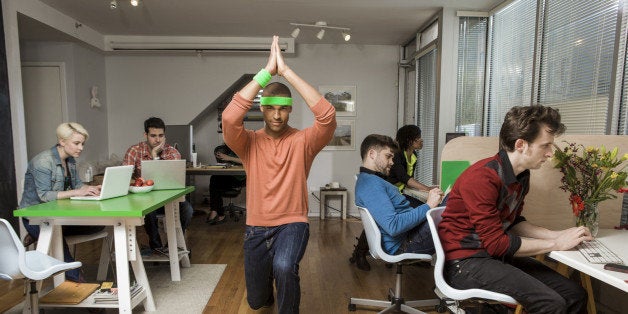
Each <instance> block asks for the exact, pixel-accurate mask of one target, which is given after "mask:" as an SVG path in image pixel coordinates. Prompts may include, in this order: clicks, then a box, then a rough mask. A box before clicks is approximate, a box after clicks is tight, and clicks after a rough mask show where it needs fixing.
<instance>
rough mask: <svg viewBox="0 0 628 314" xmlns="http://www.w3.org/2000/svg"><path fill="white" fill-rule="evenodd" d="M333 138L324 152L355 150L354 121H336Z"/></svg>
mask: <svg viewBox="0 0 628 314" xmlns="http://www.w3.org/2000/svg"><path fill="white" fill-rule="evenodd" d="M336 122H337V124H338V125H337V126H336V131H334V137H333V138H332V139H331V141H329V144H327V146H325V148H324V150H355V120H336Z"/></svg>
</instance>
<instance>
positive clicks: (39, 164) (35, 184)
mask: <svg viewBox="0 0 628 314" xmlns="http://www.w3.org/2000/svg"><path fill="white" fill-rule="evenodd" d="M88 138H89V133H87V130H85V128H83V126H82V125H80V124H78V123H76V122H67V123H61V124H60V125H59V126H58V127H57V144H56V145H54V146H53V147H51V148H50V149H48V150H45V151H43V152H41V153H39V154H38V155H37V156H35V157H34V158H33V159H32V160H31V161H30V162H29V163H28V169H27V170H26V174H25V175H24V192H23V193H22V200H21V201H20V208H24V207H28V206H32V205H36V204H40V203H45V202H50V201H54V200H57V199H64V198H70V197H71V196H83V195H98V194H100V186H90V185H85V184H83V182H82V181H81V179H80V178H79V177H78V173H77V170H76V159H75V158H78V157H79V156H80V155H81V152H82V151H83V146H84V144H85V141H87V139H88ZM22 220H23V222H24V227H25V228H26V231H28V236H27V238H26V239H25V244H30V243H32V242H34V241H36V239H37V238H38V237H39V226H38V225H31V224H30V223H29V221H28V219H26V218H23V219H22ZM103 228H104V227H103V226H64V227H63V234H64V235H77V234H90V233H94V232H98V231H100V230H102V229H103ZM63 246H64V259H65V261H66V262H70V261H73V260H74V259H73V258H72V256H71V254H70V251H69V249H68V246H67V244H66V243H65V242H64V245H63ZM66 278H67V279H68V280H72V281H82V280H83V279H82V278H80V271H79V270H78V269H74V270H70V271H67V272H66Z"/></svg>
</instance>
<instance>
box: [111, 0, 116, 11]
mask: <svg viewBox="0 0 628 314" xmlns="http://www.w3.org/2000/svg"><path fill="white" fill-rule="evenodd" d="M117 7H118V1H117V0H111V2H109V8H110V9H111V10H115V9H116V8H117Z"/></svg>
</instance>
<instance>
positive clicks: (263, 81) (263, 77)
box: [253, 69, 273, 88]
mask: <svg viewBox="0 0 628 314" xmlns="http://www.w3.org/2000/svg"><path fill="white" fill-rule="evenodd" d="M271 78H273V76H272V75H270V72H268V70H266V69H261V70H259V72H257V74H255V76H254V77H253V80H254V81H256V82H257V84H259V86H261V87H262V88H264V87H266V85H268V82H270V79H271Z"/></svg>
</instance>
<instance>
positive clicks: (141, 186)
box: [129, 178, 155, 193]
mask: <svg viewBox="0 0 628 314" xmlns="http://www.w3.org/2000/svg"><path fill="white" fill-rule="evenodd" d="M153 184H155V182H153V180H150V179H149V180H144V179H143V178H137V179H135V182H134V183H133V184H131V186H129V192H131V193H146V192H150V191H151V190H152V189H153Z"/></svg>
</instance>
